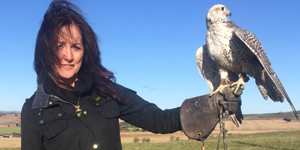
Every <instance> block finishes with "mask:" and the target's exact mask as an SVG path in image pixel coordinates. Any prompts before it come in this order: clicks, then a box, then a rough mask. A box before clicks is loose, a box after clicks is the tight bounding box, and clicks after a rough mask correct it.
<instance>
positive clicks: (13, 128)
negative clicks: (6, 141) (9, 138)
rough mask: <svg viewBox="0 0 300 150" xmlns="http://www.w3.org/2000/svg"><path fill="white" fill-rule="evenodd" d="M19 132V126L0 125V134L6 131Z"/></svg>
mask: <svg viewBox="0 0 300 150" xmlns="http://www.w3.org/2000/svg"><path fill="white" fill-rule="evenodd" d="M12 132H15V133H20V132H21V127H0V135H4V134H6V133H12Z"/></svg>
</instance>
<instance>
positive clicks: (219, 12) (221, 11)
mask: <svg viewBox="0 0 300 150" xmlns="http://www.w3.org/2000/svg"><path fill="white" fill-rule="evenodd" d="M226 16H231V13H230V11H229V10H228V9H227V8H226V6H224V5H221V4H217V5H214V6H213V7H211V8H210V9H209V10H208V12H207V15H206V21H212V22H215V21H217V20H222V19H227V18H226Z"/></svg>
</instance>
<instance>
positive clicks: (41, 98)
mask: <svg viewBox="0 0 300 150" xmlns="http://www.w3.org/2000/svg"><path fill="white" fill-rule="evenodd" d="M52 98H56V99H61V98H59V97H57V96H55V95H51V94H47V93H45V91H44V86H43V84H42V83H41V84H39V85H38V88H37V90H36V92H35V96H34V99H33V103H32V107H31V108H32V109H38V108H47V107H48V106H49V101H50V99H52Z"/></svg>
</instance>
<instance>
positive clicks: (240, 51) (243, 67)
mask: <svg viewBox="0 0 300 150" xmlns="http://www.w3.org/2000/svg"><path fill="white" fill-rule="evenodd" d="M226 16H231V13H230V11H229V10H228V9H227V8H226V7H225V6H224V5H220V4H218V5H214V6H213V7H211V8H210V9H209V11H208V13H207V15H206V26H207V33H206V44H205V45H203V46H202V47H200V48H199V49H198V50H197V52H196V62H197V66H198V70H199V72H200V74H201V76H202V77H203V78H204V79H205V80H206V82H207V84H208V86H209V88H210V90H211V91H213V92H212V93H211V95H212V94H214V93H216V92H220V93H222V90H223V89H224V87H226V86H233V85H237V87H236V89H238V88H239V87H241V86H242V87H243V89H245V82H247V81H248V80H249V76H250V77H253V78H254V79H255V83H256V85H257V87H258V89H259V91H260V93H261V94H262V96H263V98H264V99H265V100H267V99H268V97H270V98H271V99H272V100H273V101H274V102H278V101H279V102H283V101H284V100H285V99H286V100H287V101H288V103H289V104H290V106H291V108H292V110H293V112H294V114H295V116H296V118H297V119H298V120H299V118H298V113H297V111H296V109H295V107H294V105H293V103H292V101H291V100H290V98H289V96H288V94H287V92H286V91H285V89H284V87H283V85H282V84H281V82H280V80H279V78H278V77H277V75H276V73H275V72H274V70H273V69H272V68H271V63H270V61H269V59H268V57H267V55H266V53H265V51H264V48H263V46H262V44H261V43H260V42H259V40H258V38H257V37H256V35H255V34H253V33H251V32H249V31H247V30H245V29H243V28H240V27H239V26H237V25H236V24H235V23H234V22H232V21H231V20H230V19H228V18H227V17H226ZM239 75H240V76H239ZM235 92H236V91H235ZM240 123H241V122H240Z"/></svg>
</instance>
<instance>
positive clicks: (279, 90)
mask: <svg viewBox="0 0 300 150" xmlns="http://www.w3.org/2000/svg"><path fill="white" fill-rule="evenodd" d="M272 71H273V70H272ZM273 73H274V74H275V72H274V71H273ZM263 77H264V79H262V78H255V82H256V85H257V87H258V89H259V91H260V93H261V94H262V96H263V97H264V99H265V100H267V99H268V96H269V97H270V98H271V99H272V100H273V101H275V102H278V101H279V102H283V101H284V99H286V100H287V101H288V103H289V104H290V106H291V108H292V110H293V112H294V114H295V117H296V118H297V120H299V117H298V113H297V111H296V109H295V107H294V105H293V103H292V101H291V100H290V98H289V96H288V95H287V93H286V91H285V89H284V88H283V86H282V84H281V82H280V80H279V78H278V77H277V75H276V74H275V75H274V76H273V77H270V76H269V74H268V73H266V72H264V75H263ZM272 78H273V79H272ZM274 80H275V81H274Z"/></svg>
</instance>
